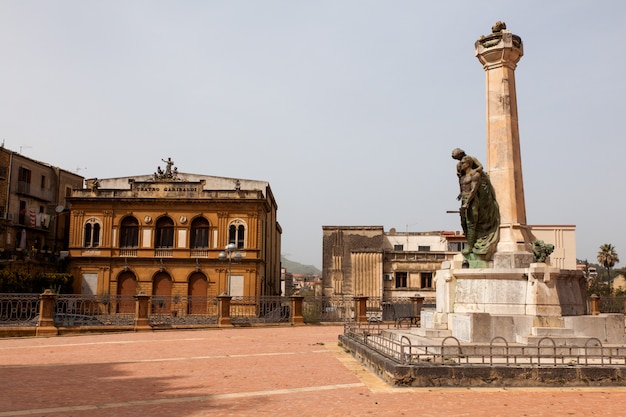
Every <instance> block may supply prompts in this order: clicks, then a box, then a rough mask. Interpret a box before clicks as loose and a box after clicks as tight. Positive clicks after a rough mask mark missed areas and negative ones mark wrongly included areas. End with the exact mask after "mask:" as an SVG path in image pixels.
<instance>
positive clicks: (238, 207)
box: [68, 158, 282, 297]
mask: <svg viewBox="0 0 626 417" xmlns="http://www.w3.org/2000/svg"><path fill="white" fill-rule="evenodd" d="M164 162H165V164H166V165H165V168H164V169H161V167H159V168H158V169H157V172H155V173H153V174H150V175H142V176H135V177H123V178H110V179H90V180H87V181H86V187H85V188H84V189H80V190H72V193H71V197H69V198H68V201H69V202H70V204H71V221H70V233H69V260H70V271H71V272H72V274H73V276H74V290H75V292H76V293H82V294H97V295H121V296H124V295H127V296H130V295H135V294H137V293H140V292H143V293H145V294H150V295H157V296H176V295H180V296H203V297H212V296H217V295H221V294H227V295H231V296H234V297H237V296H244V297H245V296H257V295H279V294H280V249H281V247H280V244H281V233H282V230H281V227H280V225H279V223H278V221H277V218H276V212H277V205H276V201H275V199H274V196H273V194H272V191H271V189H270V186H269V183H267V182H264V181H254V180H245V179H233V178H222V177H214V176H206V175H197V174H187V173H181V172H178V169H177V168H176V167H174V166H173V164H174V162H173V161H172V160H171V159H169V158H168V160H164ZM226 248H228V250H225V249H226Z"/></svg>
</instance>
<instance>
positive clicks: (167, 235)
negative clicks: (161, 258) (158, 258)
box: [154, 217, 174, 249]
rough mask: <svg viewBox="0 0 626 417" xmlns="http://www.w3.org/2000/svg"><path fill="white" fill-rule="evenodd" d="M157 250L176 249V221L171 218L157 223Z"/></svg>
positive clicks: (155, 243)
mask: <svg viewBox="0 0 626 417" xmlns="http://www.w3.org/2000/svg"><path fill="white" fill-rule="evenodd" d="M154 247H155V248H161V249H162V248H173V247H174V221H173V220H172V219H170V218H169V217H161V218H160V219H159V220H157V222H156V235H155V240H154Z"/></svg>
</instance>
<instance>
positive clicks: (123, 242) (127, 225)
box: [120, 216, 139, 248]
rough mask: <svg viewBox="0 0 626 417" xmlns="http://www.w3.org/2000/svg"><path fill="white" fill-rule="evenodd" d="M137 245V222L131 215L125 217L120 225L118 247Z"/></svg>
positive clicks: (133, 246) (134, 246)
mask: <svg viewBox="0 0 626 417" xmlns="http://www.w3.org/2000/svg"><path fill="white" fill-rule="evenodd" d="M138 246H139V222H138V221H137V219H136V218H134V217H133V216H128V217H125V218H124V219H123V220H122V224H121V226H120V248H136V247H138Z"/></svg>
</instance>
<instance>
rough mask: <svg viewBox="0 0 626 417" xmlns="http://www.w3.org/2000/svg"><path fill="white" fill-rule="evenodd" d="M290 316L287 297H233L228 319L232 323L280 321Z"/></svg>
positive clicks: (286, 319) (284, 320)
mask: <svg viewBox="0 0 626 417" xmlns="http://www.w3.org/2000/svg"><path fill="white" fill-rule="evenodd" d="M290 317H291V311H290V300H289V297H281V296H259V297H233V298H232V300H231V302H230V319H231V321H232V322H233V323H239V324H243V323H281V322H288V321H289V319H290Z"/></svg>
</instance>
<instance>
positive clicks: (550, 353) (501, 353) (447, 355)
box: [344, 324, 626, 367]
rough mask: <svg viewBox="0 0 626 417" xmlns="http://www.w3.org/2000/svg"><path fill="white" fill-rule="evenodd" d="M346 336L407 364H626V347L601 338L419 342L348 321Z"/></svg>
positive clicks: (379, 327)
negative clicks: (559, 341) (576, 341)
mask: <svg viewBox="0 0 626 417" xmlns="http://www.w3.org/2000/svg"><path fill="white" fill-rule="evenodd" d="M344 336H345V337H348V338H350V339H352V340H354V341H357V342H359V343H361V344H363V345H366V346H368V347H369V348H370V349H372V350H374V351H376V352H377V353H379V354H381V355H383V356H385V357H387V358H389V359H391V360H393V361H394V362H397V363H399V364H404V365H421V366H428V365H433V366H434V365H440V366H441V365H448V366H454V365H463V366H516V367H519V366H522V367H523V366H528V367H537V366H542V367H545V366H552V367H556V366H579V365H584V366H600V367H602V366H626V347H624V346H621V347H615V346H603V345H602V342H601V341H600V340H599V339H597V338H590V339H588V340H587V341H586V342H585V344H584V345H582V346H574V345H567V346H558V345H557V344H556V342H555V341H554V339H552V338H550V337H544V338H542V339H540V340H539V341H538V343H537V345H533V346H519V345H511V344H509V343H508V342H507V341H506V340H505V339H504V338H503V337H494V338H493V339H492V340H491V342H490V343H488V344H461V342H460V341H459V340H458V339H456V338H455V337H452V336H449V337H446V338H444V339H443V340H442V342H441V343H440V344H431V345H425V344H416V343H414V342H413V341H412V340H411V338H410V337H409V336H406V335H401V336H398V335H397V334H394V333H391V332H389V331H386V329H385V326H381V325H380V324H377V325H362V324H361V325H359V324H347V325H345V326H344Z"/></svg>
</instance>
